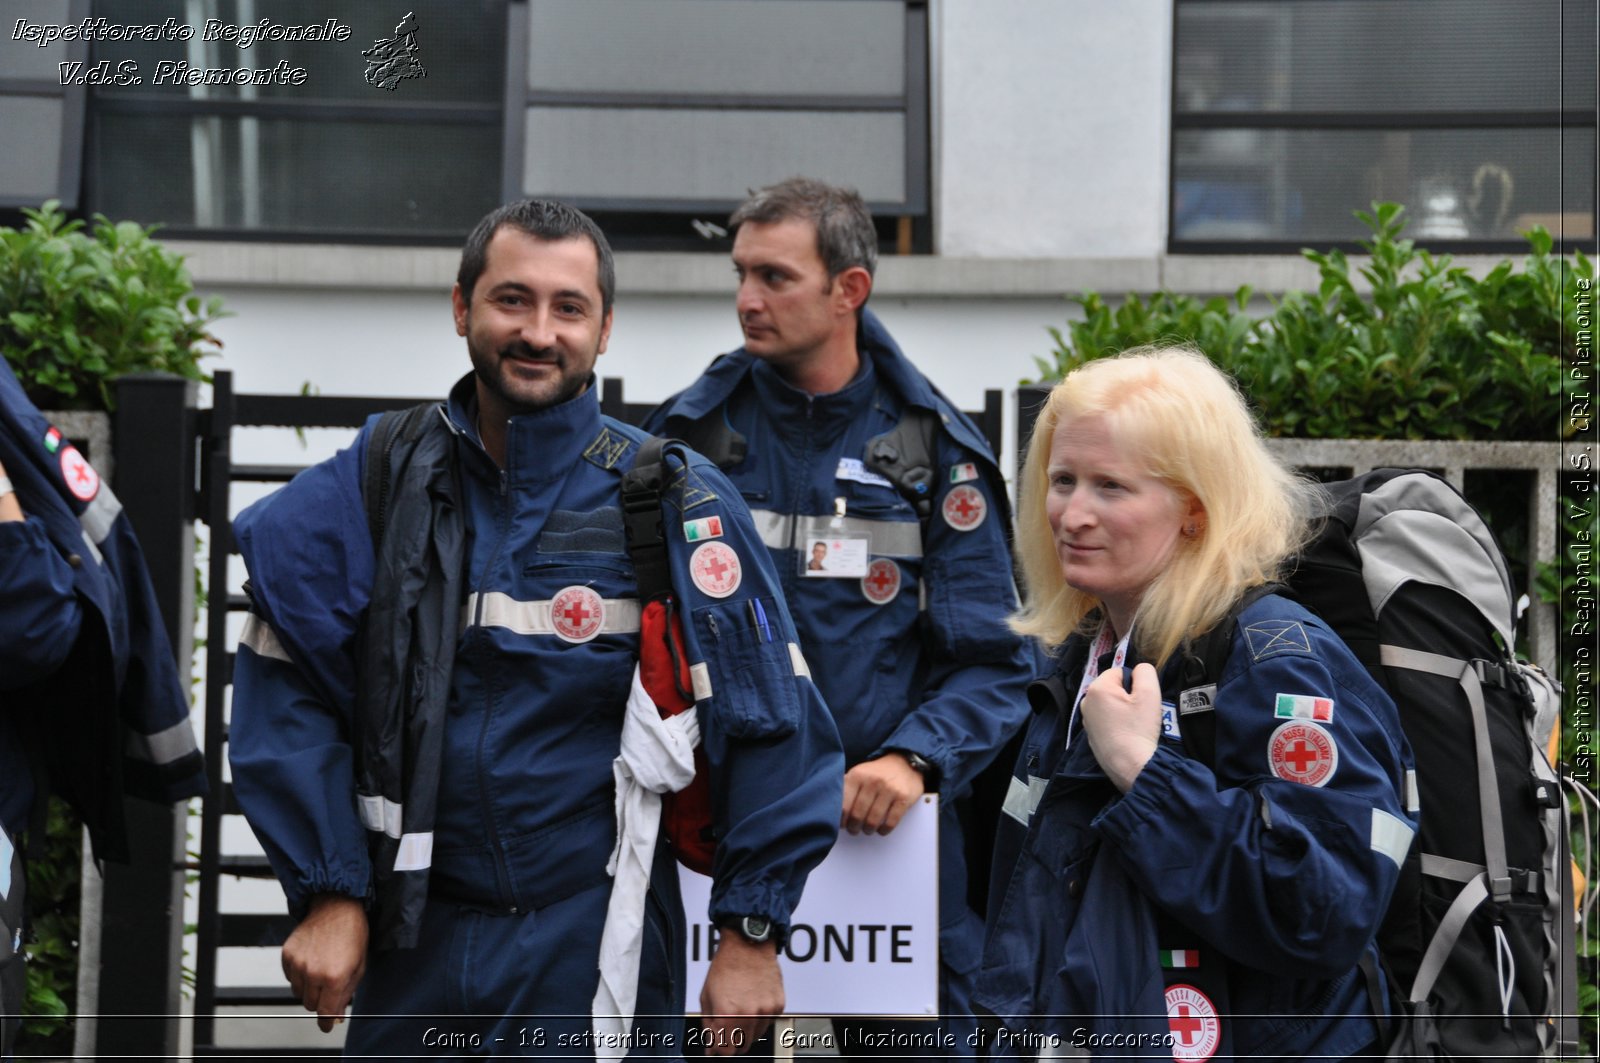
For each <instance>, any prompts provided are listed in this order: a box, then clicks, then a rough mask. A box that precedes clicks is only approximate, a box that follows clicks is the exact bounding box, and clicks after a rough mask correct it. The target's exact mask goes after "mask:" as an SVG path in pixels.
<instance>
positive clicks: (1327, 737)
mask: <svg viewBox="0 0 1600 1063" xmlns="http://www.w3.org/2000/svg"><path fill="white" fill-rule="evenodd" d="M1268 752H1269V754H1270V755H1269V757H1268V759H1269V760H1271V762H1272V774H1274V775H1276V776H1277V777H1278V778H1280V779H1286V780H1288V781H1289V782H1298V783H1304V784H1305V785H1307V786H1321V785H1322V784H1324V783H1326V782H1327V781H1328V780H1329V779H1331V778H1333V772H1334V769H1336V768H1337V767H1338V766H1339V747H1338V746H1337V745H1335V744H1334V741H1333V735H1331V734H1329V733H1328V732H1327V731H1326V730H1325V729H1324V728H1322V727H1321V726H1320V725H1318V724H1314V723H1310V722H1308V721H1305V720H1296V721H1294V722H1293V723H1286V724H1283V725H1282V726H1281V727H1279V728H1278V729H1277V730H1276V731H1273V732H1272V741H1271V743H1270V744H1269V749H1268Z"/></svg>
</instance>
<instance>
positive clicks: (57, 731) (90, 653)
mask: <svg viewBox="0 0 1600 1063" xmlns="http://www.w3.org/2000/svg"><path fill="white" fill-rule="evenodd" d="M0 464H4V466H5V470H6V474H7V475H8V476H9V477H10V478H11V481H12V483H13V484H14V485H15V489H16V492H17V498H18V501H19V503H20V504H21V506H22V510H23V512H24V514H25V515H26V518H27V519H25V520H23V521H8V522H4V523H0V827H3V828H4V829H5V830H6V832H7V833H8V834H11V835H15V834H16V833H17V832H19V831H21V830H22V829H23V828H24V827H26V826H27V823H28V820H29V816H30V813H31V811H32V808H33V804H34V802H35V800H36V799H37V798H38V796H39V795H37V794H36V793H35V792H34V790H35V787H34V774H33V773H34V771H35V770H36V769H38V768H39V767H40V766H41V765H40V764H39V761H40V760H41V759H42V760H43V761H44V765H45V766H46V768H47V771H46V774H47V775H48V777H49V780H50V785H51V787H52V788H53V789H54V790H56V791H57V792H59V793H60V794H61V795H62V796H63V797H65V798H66V799H67V800H68V801H69V802H71V803H72V805H73V806H74V807H75V808H76V809H77V811H78V812H79V814H80V815H81V816H82V817H83V820H84V824H85V825H86V826H87V827H88V828H89V833H90V838H91V840H92V842H93V845H94V850H95V853H96V855H97V856H98V857H100V858H101V859H109V860H119V861H120V860H126V859H127V856H128V852H127V839H126V837H125V829H124V821H123V809H122V796H123V793H124V792H127V793H131V794H133V795H134V796H138V797H143V798H147V799H149V800H153V801H162V802H170V801H176V800H181V799H183V798H186V797H194V796H197V795H200V794H203V793H205V792H206V781H205V768H204V763H203V761H202V758H201V756H200V753H199V751H198V750H197V749H196V748H195V740H194V731H193V729H192V728H191V727H190V725H189V698H188V695H187V693H186V692H185V691H184V689H183V685H182V683H180V682H179V679H178V671H177V667H176V665H175V663H174V659H173V654H172V646H171V643H170V642H169V641H168V639H167V632H166V628H165V627H163V625H162V620H161V615H160V612H159V610H158V607H157V605H156V601H155V594H154V591H153V590H152V588H151V586H150V577H149V575H148V574H147V573H146V571H145V567H144V558H143V555H142V554H141V553H140V551H139V543H138V540H137V539H136V538H135V536H134V533H133V527H132V525H131V523H130V522H129V520H128V518H127V516H126V515H125V514H124V513H123V512H122V503H121V502H119V501H118V500H117V497H116V495H115V494H113V493H112V491H111V488H110V487H109V486H107V485H106V484H105V483H104V482H103V481H102V480H101V479H100V477H99V475H98V474H97V473H96V472H95V470H94V469H93V468H92V467H91V466H90V465H89V463H88V462H87V461H85V460H84V459H83V457H82V455H81V454H79V452H78V450H77V448H76V447H74V446H73V445H72V444H71V443H70V442H68V441H67V440H66V439H65V438H64V437H63V436H62V434H61V433H60V432H59V431H57V430H56V429H55V428H54V427H53V426H51V424H50V423H49V422H48V421H46V420H45V418H44V415H43V414H41V413H40V412H39V410H38V409H37V408H36V407H35V406H34V405H33V403H32V402H30V401H29V400H28V397H27V395H26V394H25V393H24V392H23V390H22V386H21V384H20V383H19V382H18V381H17V379H16V377H15V375H14V374H13V373H12V371H11V367H10V366H9V365H8V364H6V362H5V360H4V359H3V358H0ZM30 750H31V751H32V752H31V753H30Z"/></svg>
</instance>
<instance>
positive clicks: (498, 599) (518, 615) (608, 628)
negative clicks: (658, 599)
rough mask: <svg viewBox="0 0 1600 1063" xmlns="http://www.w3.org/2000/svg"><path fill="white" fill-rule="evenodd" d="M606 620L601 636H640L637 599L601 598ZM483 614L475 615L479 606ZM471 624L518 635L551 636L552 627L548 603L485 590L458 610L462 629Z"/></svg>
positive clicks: (553, 628)
mask: <svg viewBox="0 0 1600 1063" xmlns="http://www.w3.org/2000/svg"><path fill="white" fill-rule="evenodd" d="M600 603H601V604H602V605H603V606H605V611H606V615H605V619H604V620H602V621H601V623H600V634H602V635H637V634H638V633H639V614H640V611H641V610H640V606H639V599H637V598H602V599H601V600H600ZM480 605H481V606H482V610H483V612H482V615H481V616H480V615H478V609H479V606H480ZM474 623H477V624H479V625H481V626H482V627H503V628H506V629H507V630H510V631H515V632H516V633H517V634H519V635H554V634H555V633H556V629H555V624H554V623H553V622H552V621H551V617H550V600H549V599H548V598H546V599H544V600H542V601H537V602H519V601H517V599H515V598H513V597H511V596H510V595H509V594H503V593H501V592H500V591H488V592H486V593H484V594H471V595H468V596H467V604H466V605H465V606H463V607H462V610H461V626H462V627H463V628H468V627H471V626H473V624H474Z"/></svg>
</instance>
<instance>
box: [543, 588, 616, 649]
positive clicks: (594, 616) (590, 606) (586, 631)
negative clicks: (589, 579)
mask: <svg viewBox="0 0 1600 1063" xmlns="http://www.w3.org/2000/svg"><path fill="white" fill-rule="evenodd" d="M605 622H606V603H605V600H604V599H603V598H601V597H600V595H598V594H596V593H595V592H594V591H592V590H590V589H589V588H588V587H567V588H565V589H563V590H560V591H557V592H556V596H555V597H554V598H552V599H550V626H551V627H552V628H554V629H555V633H556V636H557V637H558V638H560V639H562V640H563V641H565V642H588V641H589V640H590V639H592V638H594V637H595V636H596V635H598V634H600V626H601V625H602V624H604V623H605Z"/></svg>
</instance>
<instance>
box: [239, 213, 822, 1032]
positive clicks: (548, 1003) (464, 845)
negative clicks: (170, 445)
mask: <svg viewBox="0 0 1600 1063" xmlns="http://www.w3.org/2000/svg"><path fill="white" fill-rule="evenodd" d="M613 286H614V281H613V270H612V266H611V252H610V248H609V247H608V246H607V244H606V241H605V237H604V236H603V235H602V234H601V232H600V230H599V229H598V228H596V227H595V225H594V223H593V222H592V221H591V220H590V219H589V218H587V217H585V216H584V215H583V214H581V213H579V212H578V211H576V210H573V209H571V208H569V207H566V206H563V205H561V204H557V203H550V202H545V201H537V200H533V201H527V202H523V203H517V204H512V205H510V206H507V207H503V208H501V209H500V210H498V211H496V212H494V213H492V214H490V215H489V216H488V217H486V218H485V219H484V220H483V221H482V222H481V223H480V224H479V226H478V228H477V229H476V230H475V231H474V232H473V234H472V236H471V238H470V239H469V241H468V243H467V246H466V250H465V252H464V253H463V255H462V263H461V271H460V274H459V279H458V282H457V284H456V287H455V289H454V291H453V293H452V304H453V308H454V316H455V325H456V331H457V333H458V334H460V335H461V336H463V337H465V338H466V341H467V349H468V352H469V354H470V356H471V361H472V370H473V371H472V372H471V373H469V374H468V375H467V376H466V377H464V378H463V379H462V380H461V381H460V382H459V383H458V384H457V385H456V386H455V388H454V389H452V391H451V394H450V398H449V400H448V402H446V403H443V404H435V405H432V406H428V407H419V408H418V409H417V410H414V411H411V413H409V414H407V415H406V417H405V419H403V420H402V421H401V422H400V423H401V427H400V428H398V429H395V430H394V431H393V433H392V434H391V433H390V432H389V429H388V426H390V425H392V424H393V423H394V422H393V421H388V422H382V423H378V422H369V424H368V426H367V427H366V428H365V429H363V431H362V433H361V434H360V435H359V436H358V437H357V439H356V442H355V444H354V445H353V446H352V447H351V448H350V449H348V450H346V451H343V452H341V453H340V454H339V455H338V456H336V457H334V458H333V459H331V460H329V461H327V462H324V463H323V464H321V465H319V466H316V467H315V468H313V469H311V470H308V471H307V472H305V473H303V474H301V475H300V476H299V477H297V478H296V479H295V481H294V482H293V483H291V484H290V485H289V486H288V487H286V488H284V489H283V490H282V491H280V492H278V493H277V494H275V495H273V496H271V497H269V498H268V499H266V500H264V501H263V502H260V503H258V504H256V505H255V506H252V507H251V508H250V509H248V510H246V511H245V512H244V513H243V514H241V515H240V517H239V518H238V520H237V522H236V523H235V529H236V534H237V539H238V542H239V547H240V551H241V553H243V555H244V557H245V561H246V564H247V566H248V567H249V571H250V585H249V589H250V594H251V601H252V613H251V617H250V619H249V622H248V624H247V626H246V629H245V632H244V635H243V637H242V639H241V644H240V649H239V655H238V664H237V670H236V673H235V691H234V719H233V725H232V745H231V758H232V764H233V772H234V780H235V787H236V792H237V794H238V798H239V803H240V805H241V807H242V808H243V810H244V812H245V814H246V816H247V817H248V818H249V820H250V822H251V825H252V826H253V827H254V828H255V830H256V832H257V834H258V836H259V837H260V838H261V840H262V844H263V846H264V847H265V848H266V851H267V854H268V856H269V858H270V859H271V862H272V865H273V868H274V870H275V871H276V872H277V875H278V877H279V879H280V881H281V882H282V884H283V887H284V890H285V893H286V894H287V895H288V899H289V905H290V909H291V911H292V913H293V914H294V915H295V916H296V917H297V918H298V919H299V925H298V927H297V928H296V929H295V931H294V933H293V934H292V935H291V936H290V937H289V939H288V941H287V942H286V943H285V944H284V949H283V965H284V971H285V973H286V975H287V976H288V978H289V981H290V984H291V985H292V986H293V988H294V991H295V993H296V994H297V995H298V996H299V997H300V999H301V1001H302V1002H303V1003H304V1005H305V1007H306V1008H307V1009H308V1010H312V1011H315V1012H316V1013H317V1015H318V1020H319V1022H320V1023H321V1025H322V1027H323V1029H325V1030H326V1029H331V1027H332V1025H333V1023H334V1022H337V1021H339V1020H340V1017H341V1016H342V1015H343V1013H344V1010H345V1008H346V1006H347V1005H349V1004H351V1002H352V997H353V999H354V1010H355V1012H356V1017H355V1020H354V1021H353V1022H352V1024H351V1031H350V1034H349V1038H348V1040H347V1041H346V1051H347V1052H350V1053H352V1054H364V1053H382V1054H385V1055H395V1056H402V1057H404V1056H411V1055H428V1054H434V1053H437V1052H438V1051H440V1050H441V1049H442V1050H460V1049H463V1048H470V1049H473V1050H475V1051H489V1052H508V1053H512V1054H556V1055H562V1056H574V1055H576V1056H579V1057H582V1056H586V1055H590V1054H593V1055H597V1056H600V1057H602V1058H610V1059H616V1058H620V1057H621V1056H622V1055H623V1054H624V1053H626V1052H628V1051H629V1050H634V1051H636V1052H637V1053H639V1054H641V1055H646V1054H647V1055H654V1056H667V1057H672V1056H676V1055H679V1054H681V1052H682V1051H683V1047H684V1030H683V1013H684V999H683V998H684V989H685V986H684V955H685V950H684V917H683V911H682V901H681V899H680V897H679V894H678V886H677V874H676V867H675V864H674V858H673V857H674V854H673V851H672V850H671V849H670V848H669V846H668V844H667V839H666V834H665V833H664V832H663V833H662V834H661V835H660V836H659V837H658V835H657V825H658V823H659V822H660V819H661V817H660V813H659V808H660V805H659V804H657V803H655V801H654V799H653V795H654V794H656V793H663V792H671V791H676V790H678V789H679V788H681V787H682V786H683V785H684V784H685V782H686V780H687V778H688V777H689V776H692V775H693V774H694V770H695V768H694V762H695V752H694V748H693V747H694V734H695V732H694V730H693V727H695V726H697V728H698V735H699V738H700V742H701V748H702V749H703V752H704V761H705V764H706V766H707V768H706V770H707V771H708V773H709V784H710V805H711V810H710V812H709V813H708V814H707V815H708V818H709V822H707V823H705V824H704V825H703V832H709V833H710V836H712V837H714V839H715V843H716V848H715V858H714V865H713V869H712V878H713V887H712V893H711V917H712V919H713V920H714V921H715V922H716V923H718V924H719V925H721V926H722V927H723V928H724V933H723V935H722V938H721V944H720V947H719V948H718V950H717V952H716V956H715V958H714V960H713V961H712V967H711V971H710V973H709V975H708V976H707V980H706V985H705V989H704V992H703V993H702V995H701V1000H700V1008H701V1011H702V1013H703V1014H704V1015H705V1016H706V1018H705V1024H706V1030H705V1032H704V1034H703V1035H702V1036H698V1037H697V1038H696V1041H697V1043H699V1044H702V1045H705V1046H707V1047H708V1049H709V1051H710V1052H711V1053H712V1054H723V1055H727V1054H734V1053H736V1052H739V1051H743V1050H744V1049H745V1048H747V1047H748V1045H749V1044H750V1042H751V1040H752V1039H753V1038H754V1036H756V1035H757V1034H759V1032H760V1030H761V1029H762V1028H764V1027H765V1026H766V1025H768V1024H769V1023H770V1021H771V1017H772V1016H773V1015H775V1014H777V1013H779V1012H780V1011H781V1010H782V1008H783V987H782V981H781V977H780V976H779V972H778V967H777V959H776V949H777V948H778V947H781V944H782V942H783V939H784V936H785V934H786V932H787V928H788V923H789V918H790V913H791V912H792V911H793V908H794V906H795V904H796V903H797V902H798V900H799V895H800V889H801V887H802V885H803V884H804V881H805V878H806V874H807V873H808V872H809V870H810V869H811V868H812V867H813V866H814V865H815V864H816V863H817V862H818V861H820V860H821V859H822V857H823V856H824V855H825V854H826V852H827V850H828V847H829V845H830V844H831V843H832V837H833V834H834V829H835V828H834V823H836V821H837V817H838V814H839V793H840V773H841V771H842V759H841V757H840V754H839V746H838V737H837V734H836V732H835V729H834V727H833V724H832V722H831V720H830V719H829V717H828V713H827V710H826V708H825V707H824V706H823V704H822V701H821V699H820V697H819V696H818V693H817V690H816V688H815V687H814V686H813V684H812V682H811V680H810V678H809V674H808V671H807V669H806V666H805V661H804V659H803V657H802V656H801V654H800V650H799V648H798V646H797V645H796V641H797V639H796V636H795V634H794V631H793V626H792V623H791V621H790V619H789V615H788V612H787V610H786V609H785V608H784V604H783V600H782V597H781V595H780V594H779V592H778V590H777V580H776V577H775V574H774V573H773V572H772V569H771V565H770V562H769V561H768V559H767V557H766V555H765V551H764V550H763V549H762V547H761V544H760V540H759V538H758V537H757V536H756V534H755V531H754V528H753V527H752V525H751V521H750V515H749V512H748V510H747V509H746V508H745V507H744V505H743V503H742V502H741V501H740V500H739V497H738V493H737V491H735V490H733V489H732V487H731V485H730V484H728V482H727V481H726V480H725V479H724V478H723V477H722V475H721V474H720V473H718V472H717V470H716V469H715V467H713V466H711V465H710V464H709V463H707V462H705V461H704V460H703V459H701V458H699V457H698V456H697V455H693V454H690V453H688V452H687V451H685V450H683V449H681V448H668V450H667V451H666V452H665V457H664V458H663V463H662V464H663V470H662V471H663V481H664V485H663V488H662V490H661V503H662V504H661V505H660V507H659V512H658V513H652V512H650V511H648V510H647V511H646V512H645V520H644V525H645V526H647V527H654V529H655V534H656V535H657V536H658V537H659V538H660V539H662V540H663V542H662V544H661V546H660V549H659V551H645V552H642V553H639V554H635V553H634V552H632V551H630V549H629V545H630V537H631V536H634V535H635V533H636V530H637V526H636V524H635V523H633V522H634V520H635V519H636V517H637V514H634V515H632V516H630V517H629V518H628V519H627V521H626V522H625V518H624V514H623V512H622V508H621V506H620V505H619V486H620V483H621V480H622V477H623V476H624V474H626V473H628V472H629V471H630V469H631V468H632V466H633V464H634V458H635V455H636V454H637V453H638V452H639V449H640V446H641V444H642V443H643V442H644V440H645V438H646V437H645V436H644V435H643V434H642V433H640V432H638V431H637V430H635V429H632V428H629V427H627V426H625V425H622V424H620V423H618V422H616V421H613V420H611V419H609V418H605V417H602V416H601V414H600V411H599V405H598V401H597V396H596V393H597V389H596V388H594V387H593V379H594V378H593V369H594V363H595V360H596V358H597V357H598V356H599V355H600V354H601V353H603V352H604V351H605V348H606V342H607V339H608V337H609V334H610V331H611V321H612V312H611V303H612V296H613ZM391 416H392V415H391ZM375 436H377V437H380V438H381V442H380V439H375ZM374 462H381V463H382V464H381V466H378V467H379V468H383V469H387V470H388V475H387V477H385V478H379V477H377V476H376V475H375V474H374V472H373V469H374V465H373V463H374ZM374 497H376V498H377V499H379V500H380V501H379V502H378V503H377V506H376V509H374V502H373V499H374ZM369 513H370V514H375V515H371V516H369ZM652 516H654V517H658V518H659V521H660V523H659V524H655V523H654V521H652V520H651V519H650V518H651V517H652ZM374 521H379V522H381V523H379V524H378V525H377V526H376V527H375V526H374ZM663 555H664V556H663ZM662 563H664V564H665V568H666V569H667V570H668V571H669V572H670V583H671V587H672V591H673V596H672V598H671V601H672V602H673V603H674V606H675V609H676V617H677V619H675V620H673V621H672V626H671V627H670V628H668V629H667V630H666V631H663V630H661V629H659V628H652V626H651V625H652V617H659V616H661V615H662V614H661V613H659V612H654V611H653V609H658V608H659V606H660V603H659V602H658V601H656V600H654V599H652V600H651V601H650V602H644V601H641V599H642V598H643V597H645V595H644V593H643V592H642V588H643V584H644V582H645V579H644V577H645V575H646V572H645V569H646V567H647V566H648V567H651V568H659V567H661V566H662ZM673 631H681V634H680V635H674V634H673ZM649 639H654V640H655V641H654V642H653V643H652V642H648V641H646V640H649ZM663 639H665V640H667V641H668V643H669V645H664V644H663ZM652 646H654V647H655V649H657V650H660V651H665V650H668V649H670V650H671V651H672V653H673V654H674V656H672V659H671V660H670V661H669V662H668V663H667V665H666V667H665V672H666V674H667V676H668V680H667V682H668V685H669V686H670V685H672V684H674V683H676V684H677V686H678V688H679V690H680V691H681V693H682V696H683V697H684V699H685V700H686V701H687V700H688V699H689V698H690V697H692V699H693V701H694V702H695V704H696V711H695V712H694V713H689V714H685V715H684V716H682V717H675V719H678V720H679V721H680V723H681V722H682V721H683V720H685V719H687V720H689V721H690V726H688V727H684V726H679V727H669V726H668V725H667V724H666V723H664V722H663V721H662V720H661V719H660V717H659V716H658V713H657V707H658V705H660V703H659V702H657V703H656V704H651V703H650V701H651V699H650V698H648V697H645V696H644V690H643V687H642V686H641V685H640V681H639V680H638V679H635V678H634V677H635V674H636V667H635V666H636V663H639V664H640V668H639V669H638V671H639V672H640V673H642V672H643V663H642V662H640V656H641V652H647V653H648V651H649V650H650V649H651V648H652ZM657 659H658V660H661V659H664V658H663V657H662V655H661V654H660V653H658V654H657ZM630 690H631V693H630ZM641 706H642V708H641ZM661 707H663V708H665V706H661ZM645 791H648V792H649V793H648V794H647V793H646V792H645ZM641 854H642V855H641ZM631 860H632V861H634V862H635V863H636V864H637V868H636V870H637V874H634V873H633V865H632V864H630V861H631ZM613 874H614V875H615V878H614V879H613ZM407 1016H414V1017H416V1018H414V1019H413V1018H407Z"/></svg>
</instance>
